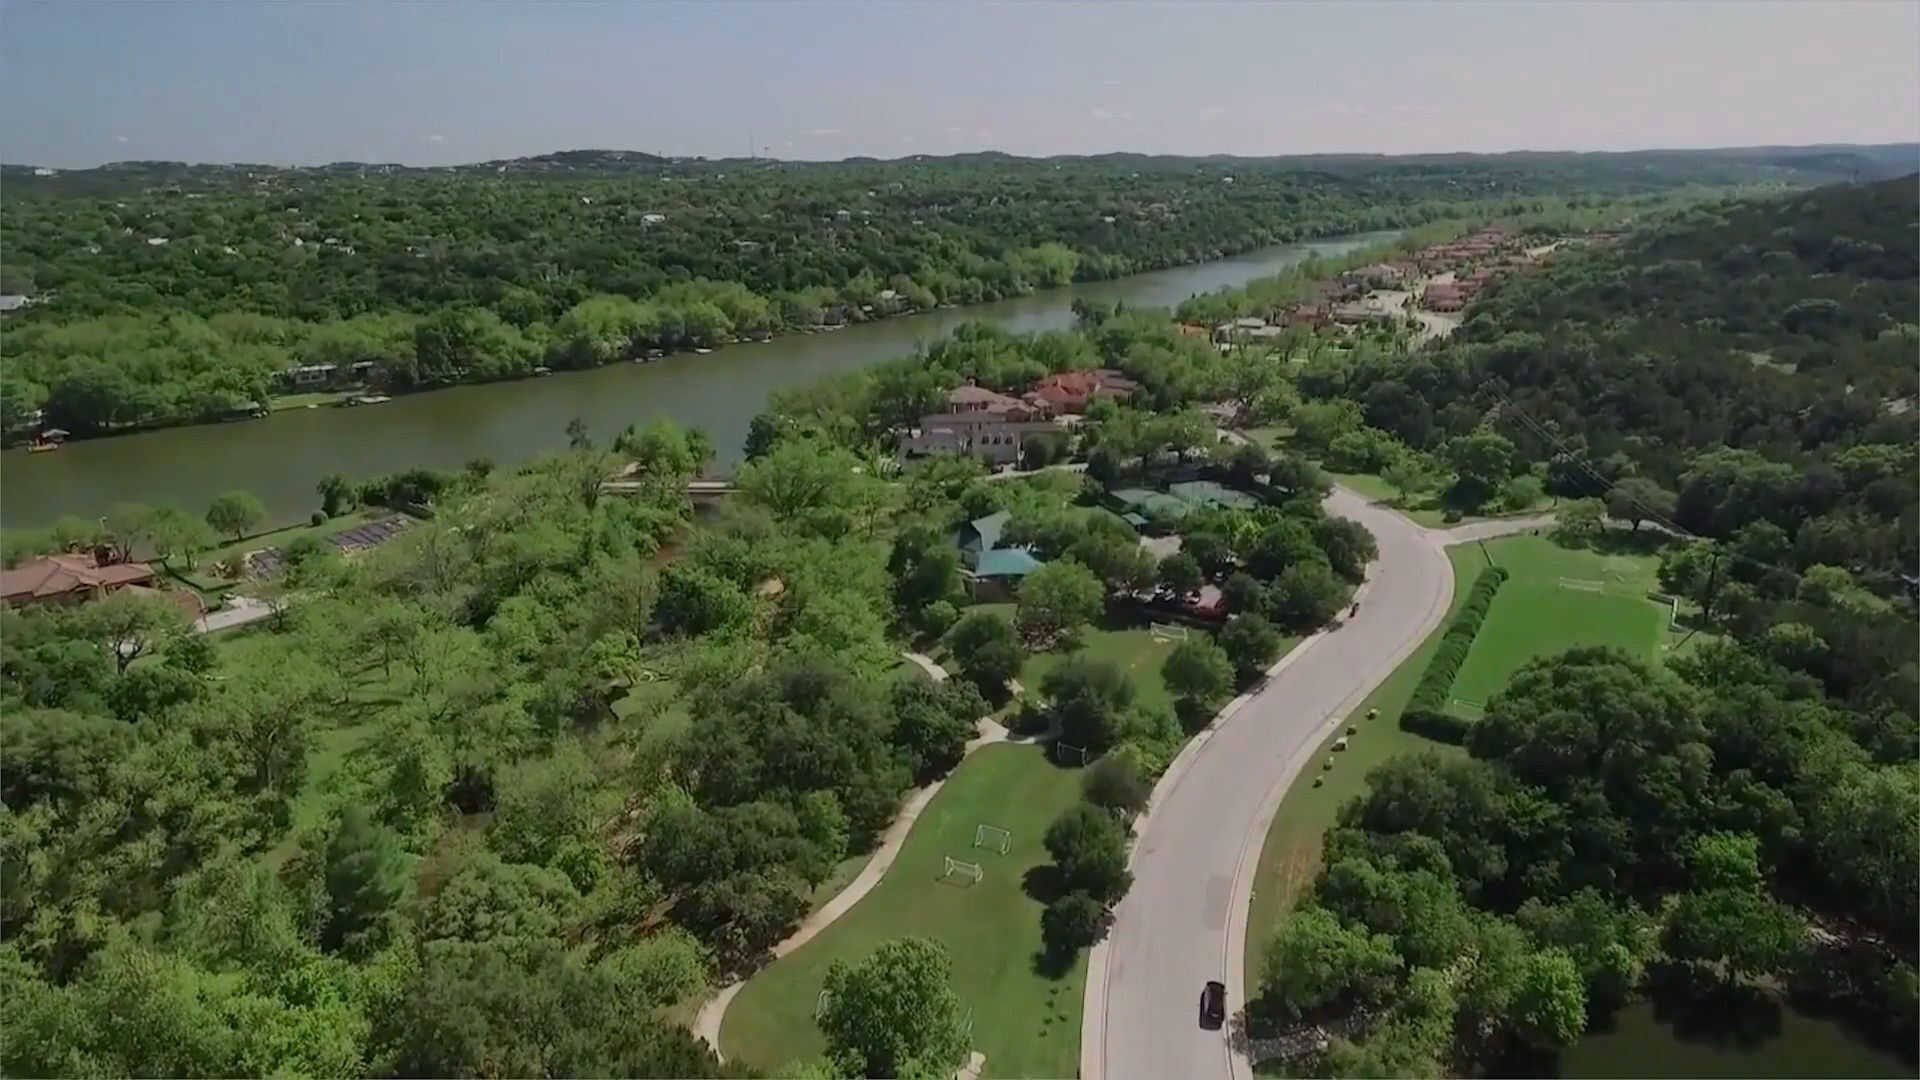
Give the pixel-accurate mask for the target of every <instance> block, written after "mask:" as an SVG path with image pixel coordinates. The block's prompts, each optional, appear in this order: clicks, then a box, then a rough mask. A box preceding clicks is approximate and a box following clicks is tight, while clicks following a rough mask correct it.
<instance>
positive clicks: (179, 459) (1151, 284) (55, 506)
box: [0, 232, 1399, 528]
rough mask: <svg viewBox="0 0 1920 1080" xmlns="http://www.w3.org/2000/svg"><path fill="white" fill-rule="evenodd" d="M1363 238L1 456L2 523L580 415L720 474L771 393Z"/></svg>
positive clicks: (363, 459)
mask: <svg viewBox="0 0 1920 1080" xmlns="http://www.w3.org/2000/svg"><path fill="white" fill-rule="evenodd" d="M1398 235H1399V234H1398V233H1397V232H1382V233H1363V234H1358V235H1354V236H1345V237H1334V238H1330V239H1327V240H1320V241H1313V242H1309V243H1304V244H1288V245H1282V246H1279V247H1273V248H1264V249H1261V250H1258V251H1253V252H1249V253H1247V254H1244V255H1240V256H1236V257H1234V258H1230V259H1222V260H1218V261H1215V262H1208V263H1198V264H1194V265H1191V266H1185V267H1179V268H1176V269H1171V270H1161V271H1155V272H1153V273H1148V274H1139V275H1135V276H1133V277H1127V278H1117V279H1114V280H1110V281H1099V282H1086V283H1082V284H1076V285H1069V286H1064V287H1062V288H1058V289H1050V290H1046V291H1044V292H1038V293H1034V294H1032V295H1029V296H1024V297H1019V298H1016V299H1012V300H1001V301H995V302H993V303H989V304H980V305H976V306H972V307H962V308H946V309H939V310H935V311H931V312H923V313H920V314H915V315H909V316H900V317H895V318H888V319H882V320H876V321H874V322H869V323H862V324H859V325H856V326H853V327H850V328H848V329H846V330H843V331H838V332H835V333H828V334H799V335H791V336H787V337H781V338H776V339H774V340H772V341H770V342H765V343H761V342H747V343H739V344H733V345H728V346H724V347H722V348H718V349H715V350H713V352H712V353H710V354H707V355H695V354H687V353H682V354H678V355H674V356H669V357H667V358H665V359H662V360H659V361H655V362H652V363H646V364H611V365H608V366H606V367H599V368H591V369H587V370H583V371H574V372H564V373H556V374H555V375H553V376H552V377H550V378H538V379H527V380H519V381H513V382H500V383H486V384H477V385H469V386H458V387H451V388H448V389H445V390H440V391H435V392H433V393H422V394H413V395H408V396H405V397H399V398H395V399H394V400H392V401H390V402H387V403H384V404H381V405H377V406H368V407H363V408H358V409H295V410H290V411H283V412H279V413H275V414H273V415H272V416H269V417H267V418H265V419H260V420H251V421H248V422H246V423H236V424H213V425H200V426H193V427H177V428H164V429H158V430H152V431H144V432H140V433H138V434H130V435H123V436H116V437H113V438H107V439H94V440H88V441H84V442H75V443H72V444H70V445H68V446H66V447H65V448H63V449H62V450H61V451H60V452H58V453H53V454H33V455H31V456H29V455H28V453H27V451H25V450H24V449H13V450H8V451H5V452H4V453H0V525H4V526H6V527H8V528H34V527H42V526H45V525H48V524H50V523H52V522H53V521H54V520H56V519H57V518H59V517H61V516H62V515H66V514H77V515H81V516H88V517H91V516H95V515H98V514H101V513H104V512H105V511H106V510H107V508H108V507H110V506H111V505H112V504H114V503H115V502H124V501H140V502H148V503H169V502H170V503H174V504H177V505H179V506H180V507H181V508H182V509H184V510H187V511H188V512H190V513H195V514H197V513H199V512H200V511H201V510H203V509H204V508H205V507H206V504H207V503H208V502H209V501H210V500H211V499H212V498H213V497H214V496H215V495H218V494H219V493H221V492H223V491H228V490H232V489H236V488H238V489H242V490H246V491H251V492H253V493H254V494H256V495H258V496H259V497H260V499H261V500H262V501H263V502H264V503H265V504H266V507H267V513H268V517H269V520H270V522H272V523H274V524H285V523H290V522H294V521H299V520H302V519H304V518H305V517H306V515H307V513H308V512H309V511H311V510H312V509H313V507H314V505H315V504H316V501H317V500H316V496H315V495H314V486H315V485H316V484H317V483H318V482H319V481H320V479H321V478H322V477H324V476H327V475H329V474H332V473H342V474H345V475H347V476H350V477H367V476H372V475H376V474H380V473H385V472H390V471H392V470H394V469H400V468H409V467H413V466H416V465H424V466H430V467H436V468H457V467H459V466H460V465H462V464H464V463H466V462H468V461H470V460H472V459H474V458H488V459H491V460H493V461H495V462H498V463H510V462H516V461H520V460H523V459H525V458H528V457H531V456H533V455H534V454H538V453H541V452H543V451H547V450H553V449H557V448H559V447H562V446H565V445H566V441H567V436H566V426H567V423H568V421H570V420H572V419H573V418H575V417H578V418H580V419H581V420H582V421H583V422H584V423H585V424H586V426H587V429H588V431H589V432H590V433H591V434H592V435H593V436H594V437H595V438H596V439H600V440H606V439H610V438H611V437H612V436H613V435H615V434H616V433H618V432H619V431H620V430H621V429H623V428H625V427H626V426H627V425H628V424H630V423H638V422H641V421H644V420H647V419H649V418H651V417H656V416H671V417H673V418H674V419H676V420H678V421H680V422H681V423H683V424H688V425H698V426H700V427H703V428H705V429H706V430H707V432H708V434H709V435H711V436H712V438H713V441H714V445H715V446H716V447H718V448H719V452H720V453H719V457H720V461H721V463H722V464H723V465H725V464H731V463H733V462H736V461H738V460H739V459H740V456H741V447H742V444H743V442H744V440H745V438H746V433H747V426H748V424H749V423H750V422H751V421H752V419H753V417H754V416H755V415H756V414H757V413H759V412H760V411H761V409H762V408H763V407H764V405H765V403H766V400H767V396H768V394H769V393H771V392H772V391H774V390H778V389H783V388H786V387H792V386H800V385H806V384H808V383H812V382H815V381H817V380H819V379H821V378H823V377H825V376H828V375H832V374H835V373H838V372H842V371H848V370H852V369H855V368H859V367H865V366H869V365H872V364H877V363H881V362H883V361H886V360H890V359H893V358H895V357H899V356H903V355H907V354H909V353H911V352H913V351H914V350H915V349H916V348H918V347H919V346H920V345H921V344H923V343H926V342H929V341H933V340H936V339H938V338H940V337H942V336H944V335H945V334H947V333H949V332H950V331H951V330H952V329H953V328H954V327H956V326H959V325H960V324H962V323H965V322H970V321H975V320H981V321H987V322H994V323H999V324H1001V325H1004V326H1006V327H1007V328H1009V329H1011V330H1014V331H1018V332H1033V331H1039V330H1049V329H1058V328H1062V327H1066V326H1070V325H1072V323H1073V311H1072V305H1073V302H1074V301H1076V300H1085V301H1088V302H1090V303H1108V304H1111V303H1124V304H1128V305H1133V306H1140V307H1167V306H1171V305H1173V304H1176V303H1178V302H1179V301H1181V300H1184V299H1186V298H1188V297H1189V296H1192V295H1195V294H1197V293H1204V292H1211V291H1213V290H1216V289H1221V288H1226V287H1229V286H1233V285H1239V284H1243V283H1245V282H1247V281H1250V280H1252V279H1254V278H1258V277H1264V276H1267V275H1270V274H1274V273H1278V272H1279V271H1281V270H1284V269H1286V268H1287V267H1290V266H1295V265H1298V264H1299V263H1301V262H1303V261H1305V260H1306V259H1308V258H1309V257H1312V256H1315V255H1340V254H1344V253H1346V252H1349V251H1352V250H1354V249H1356V248H1359V247H1363V246H1367V245H1370V244H1378V243H1385V242H1388V241H1390V240H1392V239H1394V238H1395V237H1396V236H1398Z"/></svg>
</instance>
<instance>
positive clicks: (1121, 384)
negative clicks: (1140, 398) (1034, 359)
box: [1022, 368, 1140, 413]
mask: <svg viewBox="0 0 1920 1080" xmlns="http://www.w3.org/2000/svg"><path fill="white" fill-rule="evenodd" d="M1139 389H1140V384H1139V383H1137V382H1134V381H1133V380H1132V379H1129V378H1127V377H1126V376H1125V375H1122V374H1121V373H1120V372H1118V371H1115V370H1113V369H1112V368H1097V369H1095V370H1093V371H1063V372H1061V373H1060V374H1058V375H1049V376H1047V377H1046V378H1044V379H1041V380H1040V381H1039V382H1037V383H1034V384H1033V388H1032V389H1031V390H1028V391H1027V392H1026V393H1025V394H1024V395H1022V397H1023V399H1024V400H1026V401H1028V402H1030V403H1032V404H1034V405H1036V406H1040V407H1044V408H1047V409H1049V410H1051V411H1053V412H1057V413H1078V412H1085V411H1086V408H1087V403H1088V402H1090V401H1092V400H1093V399H1094V398H1096V397H1110V398H1116V399H1118V400H1120V401H1125V400H1127V399H1128V398H1130V397H1132V396H1133V395H1134V393H1135V392H1136V391H1138V390H1139Z"/></svg>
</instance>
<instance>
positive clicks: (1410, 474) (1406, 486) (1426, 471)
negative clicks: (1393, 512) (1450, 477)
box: [1380, 451, 1440, 506]
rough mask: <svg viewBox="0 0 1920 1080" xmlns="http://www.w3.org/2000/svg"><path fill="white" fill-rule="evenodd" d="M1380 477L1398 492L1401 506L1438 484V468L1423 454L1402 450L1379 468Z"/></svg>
mask: <svg viewBox="0 0 1920 1080" xmlns="http://www.w3.org/2000/svg"><path fill="white" fill-rule="evenodd" d="M1380 479H1382V480H1384V481H1386V482H1387V486H1389V487H1391V488H1393V489H1394V490H1395V491H1397V492H1399V493H1400V504H1401V505H1402V506H1408V505H1412V504H1413V503H1416V502H1418V501H1419V499H1420V497H1421V496H1422V495H1425V494H1427V493H1428V492H1430V491H1432V490H1433V489H1435V488H1437V487H1439V486H1440V470H1439V469H1438V468H1437V467H1435V465H1434V464H1433V461H1432V460H1431V459H1430V458H1428V457H1427V455H1425V454H1421V453H1416V452H1412V451H1407V452H1403V453H1401V454H1400V455H1398V456H1397V457H1395V458H1394V459H1393V460H1392V461H1390V462H1388V463H1387V467H1386V468H1384V469H1382V470H1380Z"/></svg>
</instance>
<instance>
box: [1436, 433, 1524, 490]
mask: <svg viewBox="0 0 1920 1080" xmlns="http://www.w3.org/2000/svg"><path fill="white" fill-rule="evenodd" d="M1446 452H1447V462H1448V464H1450V465H1452V466H1453V472H1454V483H1453V489H1452V491H1450V492H1449V493H1448V498H1449V499H1451V500H1452V501H1454V502H1455V503H1457V504H1458V505H1460V506H1461V507H1463V508H1465V509H1469V510H1473V509H1478V508H1479V507H1480V505H1481V504H1483V503H1485V502H1486V501H1487V500H1488V499H1490V498H1492V497H1493V495H1494V493H1495V492H1497V491H1499V490H1500V487H1501V485H1503V484H1505V483H1506V482H1507V478H1508V477H1509V476H1512V475H1513V443H1512V442H1510V441H1508V439H1507V438H1506V437H1505V436H1503V435H1500V434H1498V433H1496V432H1494V431H1492V430H1491V429H1488V428H1481V429H1480V430H1478V431H1475V432H1474V433H1473V434H1471V435H1462V436H1460V437H1458V438H1455V439H1452V440H1449V441H1448V443H1447V447H1446Z"/></svg>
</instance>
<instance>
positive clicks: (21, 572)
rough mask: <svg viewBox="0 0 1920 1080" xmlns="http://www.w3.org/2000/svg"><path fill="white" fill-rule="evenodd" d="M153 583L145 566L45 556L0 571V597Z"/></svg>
mask: <svg viewBox="0 0 1920 1080" xmlns="http://www.w3.org/2000/svg"><path fill="white" fill-rule="evenodd" d="M152 580H153V567H151V566H148V565H147V564H146V563H114V564H112V565H109V566H98V565H95V562H94V559H93V556H91V555H49V556H47V557H46V558H44V559H35V560H33V561H32V562H30V563H26V564H24V565H21V566H17V567H15V568H13V569H12V570H0V597H6V598H8V599H12V598H15V597H22V598H31V599H35V600H39V599H44V598H46V597H50V596H66V595H68V594H70V593H76V592H85V591H89V590H92V589H99V588H112V587H113V586H116V585H132V584H136V583H139V582H147V581H152Z"/></svg>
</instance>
